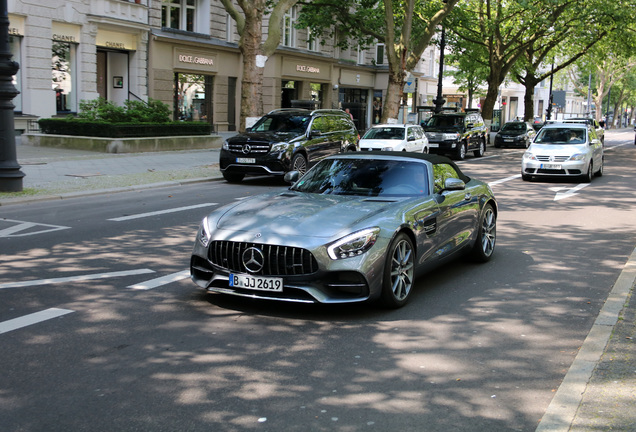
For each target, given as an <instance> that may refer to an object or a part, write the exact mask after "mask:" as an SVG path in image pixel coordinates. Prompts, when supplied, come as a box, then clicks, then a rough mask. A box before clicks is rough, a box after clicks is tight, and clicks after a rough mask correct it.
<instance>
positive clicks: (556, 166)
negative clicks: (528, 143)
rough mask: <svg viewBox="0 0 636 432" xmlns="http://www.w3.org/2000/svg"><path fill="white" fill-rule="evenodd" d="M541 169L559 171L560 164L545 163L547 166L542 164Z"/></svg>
mask: <svg viewBox="0 0 636 432" xmlns="http://www.w3.org/2000/svg"><path fill="white" fill-rule="evenodd" d="M541 168H542V169H553V170H560V169H561V164H553V163H547V164H542V165H541Z"/></svg>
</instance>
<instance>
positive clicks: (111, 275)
mask: <svg viewBox="0 0 636 432" xmlns="http://www.w3.org/2000/svg"><path fill="white" fill-rule="evenodd" d="M146 273H154V270H150V269H137V270H126V271H119V272H110V273H95V274H87V275H77V276H69V277H62V278H50V279H38V280H30V281H21V282H6V283H0V289H6V288H24V287H31V286H39V285H51V284H56V283H64V282H81V281H87V280H95V279H106V278H114V277H121V276H132V275H138V274H146Z"/></svg>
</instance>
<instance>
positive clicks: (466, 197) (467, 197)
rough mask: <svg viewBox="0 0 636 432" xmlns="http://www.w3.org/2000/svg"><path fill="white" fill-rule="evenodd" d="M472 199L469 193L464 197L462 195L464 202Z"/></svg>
mask: <svg viewBox="0 0 636 432" xmlns="http://www.w3.org/2000/svg"><path fill="white" fill-rule="evenodd" d="M472 197H473V196H472V195H471V193H470V192H466V195H464V201H470V199H471V198H472Z"/></svg>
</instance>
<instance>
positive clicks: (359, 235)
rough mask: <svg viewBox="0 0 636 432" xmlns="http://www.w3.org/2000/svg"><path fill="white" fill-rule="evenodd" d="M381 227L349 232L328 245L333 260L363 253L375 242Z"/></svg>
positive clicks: (328, 251)
mask: <svg viewBox="0 0 636 432" xmlns="http://www.w3.org/2000/svg"><path fill="white" fill-rule="evenodd" d="M379 234H380V228H378V227H375V228H367V229H364V230H362V231H358V232H355V233H353V234H349V235H348V236H345V237H343V238H341V239H340V240H337V241H335V242H334V243H332V244H330V245H329V246H327V253H328V254H329V257H330V258H331V259H333V260H339V259H345V258H351V257H355V256H358V255H362V254H363V253H365V252H366V251H368V250H369V249H371V246H373V245H374V244H375V241H376V240H377V238H378V235H379Z"/></svg>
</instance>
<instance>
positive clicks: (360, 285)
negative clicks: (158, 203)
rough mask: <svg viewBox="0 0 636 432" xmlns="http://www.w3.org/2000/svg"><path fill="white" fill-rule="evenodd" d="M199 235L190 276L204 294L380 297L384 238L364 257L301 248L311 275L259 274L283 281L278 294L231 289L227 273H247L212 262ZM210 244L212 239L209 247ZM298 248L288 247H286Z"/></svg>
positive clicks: (321, 299) (347, 299) (315, 299)
mask: <svg viewBox="0 0 636 432" xmlns="http://www.w3.org/2000/svg"><path fill="white" fill-rule="evenodd" d="M200 234H201V233H200V232H199V233H198V234H197V240H195V245H194V248H193V252H192V257H191V259H190V276H191V278H192V280H193V282H194V283H196V284H197V285H198V286H199V287H201V288H204V289H205V290H206V291H207V292H213V293H220V294H229V295H234V296H240V297H248V298H254V299H266V300H278V301H285V302H295V303H325V304H335V303H355V302H363V301H367V300H372V299H376V298H378V297H379V296H380V291H381V288H382V279H383V278H382V274H383V271H384V254H382V253H378V252H377V251H378V250H383V249H382V248H384V249H386V247H387V246H388V244H387V241H386V240H384V239H381V238H378V240H377V241H376V244H375V245H374V246H373V248H371V250H369V251H367V252H366V253H365V254H363V255H360V256H357V257H352V258H347V259H342V260H333V259H331V258H329V256H328V255H327V253H326V248H325V247H324V246H323V245H316V244H313V245H310V244H305V245H300V247H303V248H304V249H306V250H307V251H309V252H311V253H312V254H313V256H314V257H315V259H316V262H317V268H312V270H311V272H305V274H284V275H281V274H262V276H266V277H280V278H282V280H283V290H282V291H280V292H277V291H264V290H255V289H246V288H236V287H231V286H230V283H229V275H230V273H234V274H236V273H241V274H248V272H247V271H242V272H240V271H237V270H236V269H234V270H232V267H235V265H234V264H232V263H229V262H228V263H227V265H225V264H224V265H218V264H215V263H214V262H213V261H218V259H217V258H216V257H214V258H212V255H211V253H210V250H209V247H204V246H203V245H202V244H201V243H200V242H199V240H198V238H199V235H200ZM310 239H311V238H310ZM259 240H263V239H259ZM213 242H214V240H213V241H211V243H210V244H213ZM291 243H293V241H292V242H291ZM298 246H299V245H297V244H296V245H293V244H290V245H289V246H288V247H298ZM221 262H223V260H221Z"/></svg>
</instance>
